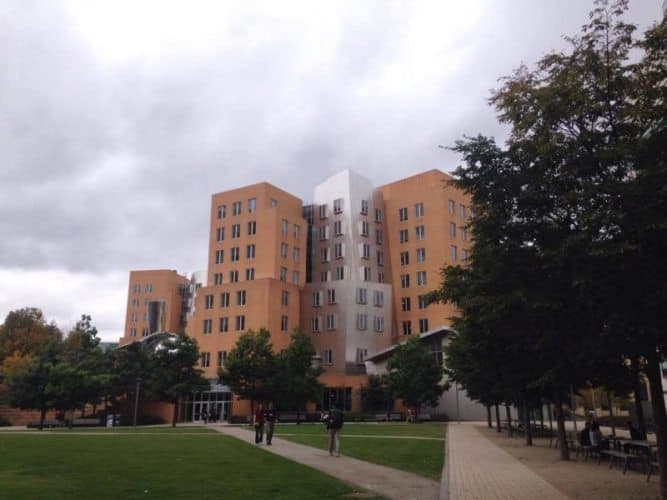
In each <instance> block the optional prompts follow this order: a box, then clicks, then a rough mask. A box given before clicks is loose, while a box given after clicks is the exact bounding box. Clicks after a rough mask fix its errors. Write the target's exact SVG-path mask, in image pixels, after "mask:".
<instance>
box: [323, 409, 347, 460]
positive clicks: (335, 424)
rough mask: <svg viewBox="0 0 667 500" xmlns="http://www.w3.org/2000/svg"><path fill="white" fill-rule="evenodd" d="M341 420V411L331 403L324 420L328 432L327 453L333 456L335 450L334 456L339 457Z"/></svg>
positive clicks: (342, 418)
mask: <svg viewBox="0 0 667 500" xmlns="http://www.w3.org/2000/svg"><path fill="white" fill-rule="evenodd" d="M343 421H344V416H343V412H342V411H340V409H338V408H337V407H336V406H335V405H332V406H331V410H330V411H329V414H328V416H327V418H326V420H325V422H326V426H327V431H328V432H329V455H331V456H333V454H334V451H335V452H336V456H337V457H340V430H341V428H342V427H343Z"/></svg>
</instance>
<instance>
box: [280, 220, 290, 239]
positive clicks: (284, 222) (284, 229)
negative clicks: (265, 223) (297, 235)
mask: <svg viewBox="0 0 667 500" xmlns="http://www.w3.org/2000/svg"><path fill="white" fill-rule="evenodd" d="M287 231H289V222H287V219H283V220H281V221H280V235H281V236H287Z"/></svg>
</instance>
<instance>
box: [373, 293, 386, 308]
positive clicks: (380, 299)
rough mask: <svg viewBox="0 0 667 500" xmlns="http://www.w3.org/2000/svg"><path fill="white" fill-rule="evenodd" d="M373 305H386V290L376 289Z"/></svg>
mask: <svg viewBox="0 0 667 500" xmlns="http://www.w3.org/2000/svg"><path fill="white" fill-rule="evenodd" d="M373 305H374V306H375V307H382V306H384V292H383V291H382V290H375V291H374V292H373Z"/></svg>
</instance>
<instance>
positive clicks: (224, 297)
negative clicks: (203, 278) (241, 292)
mask: <svg viewBox="0 0 667 500" xmlns="http://www.w3.org/2000/svg"><path fill="white" fill-rule="evenodd" d="M220 307H229V292H222V293H221V294H220Z"/></svg>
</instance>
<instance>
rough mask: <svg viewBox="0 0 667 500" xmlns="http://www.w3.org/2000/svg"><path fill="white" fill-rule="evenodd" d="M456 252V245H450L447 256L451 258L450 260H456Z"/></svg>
mask: <svg viewBox="0 0 667 500" xmlns="http://www.w3.org/2000/svg"><path fill="white" fill-rule="evenodd" d="M456 254H457V251H456V245H451V246H450V247H449V256H450V257H451V259H452V260H456V257H457V255H456Z"/></svg>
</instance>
